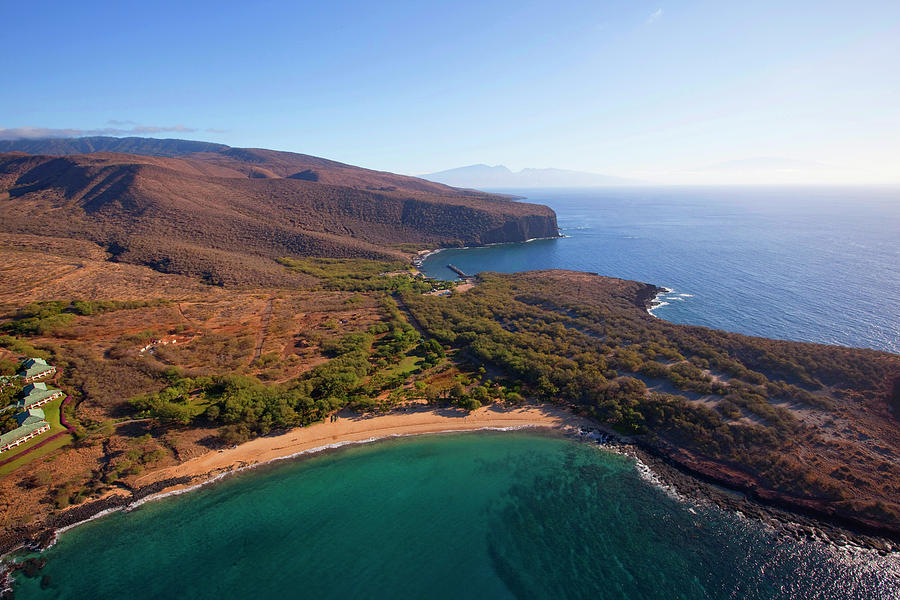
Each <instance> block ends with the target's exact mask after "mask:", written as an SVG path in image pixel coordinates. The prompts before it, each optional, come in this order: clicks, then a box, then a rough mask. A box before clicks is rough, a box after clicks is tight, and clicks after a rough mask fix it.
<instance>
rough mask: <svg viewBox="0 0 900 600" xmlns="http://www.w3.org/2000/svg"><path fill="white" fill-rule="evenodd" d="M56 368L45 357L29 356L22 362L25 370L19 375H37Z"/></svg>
mask: <svg viewBox="0 0 900 600" xmlns="http://www.w3.org/2000/svg"><path fill="white" fill-rule="evenodd" d="M55 368H56V367H54V366H53V365H51V364H48V363H47V361H46V360H44V359H43V358H28V359H26V360H25V362H23V363H22V369H23V370H22V372H21V373H19V375H20V376H22V377H36V376H38V375H40V374H42V373H46V372H47V371H52V370H54V369H55Z"/></svg>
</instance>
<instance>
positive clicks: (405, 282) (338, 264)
mask: <svg viewBox="0 0 900 600" xmlns="http://www.w3.org/2000/svg"><path fill="white" fill-rule="evenodd" d="M276 260H277V261H278V262H279V263H280V264H282V265H284V267H285V268H287V269H288V270H289V271H292V272H295V273H305V274H306V275H312V276H314V277H317V278H318V279H319V280H320V281H321V282H322V285H323V286H324V287H325V288H326V289H329V290H343V291H349V292H389V293H394V292H418V293H423V292H430V291H432V290H435V289H450V288H452V287H455V284H454V283H452V282H446V281H431V280H426V279H424V278H422V277H416V276H414V275H413V273H412V271H411V270H410V266H409V264H408V263H406V262H402V261H378V260H367V259H363V258H289V257H282V258H278V259H276Z"/></svg>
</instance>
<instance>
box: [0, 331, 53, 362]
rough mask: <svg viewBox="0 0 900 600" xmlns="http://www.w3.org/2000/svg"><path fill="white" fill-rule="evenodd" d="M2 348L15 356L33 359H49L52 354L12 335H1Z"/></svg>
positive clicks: (0, 344)
mask: <svg viewBox="0 0 900 600" xmlns="http://www.w3.org/2000/svg"><path fill="white" fill-rule="evenodd" d="M0 346H2V347H3V348H6V349H7V350H9V351H10V352H12V353H14V354H19V355H21V356H29V357H31V358H43V359H45V360H46V359H49V358H50V353H49V352H47V351H45V350H39V349H37V348H35V347H34V346H32V345H31V344H29V343H28V342H27V341H25V340H21V339H19V338H16V337H13V336H11V335H0Z"/></svg>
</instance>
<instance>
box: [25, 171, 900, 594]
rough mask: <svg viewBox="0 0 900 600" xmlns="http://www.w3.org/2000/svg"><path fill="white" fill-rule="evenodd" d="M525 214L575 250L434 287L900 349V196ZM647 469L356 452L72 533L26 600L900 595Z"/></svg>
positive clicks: (667, 203) (463, 259)
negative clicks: (516, 282)
mask: <svg viewBox="0 0 900 600" xmlns="http://www.w3.org/2000/svg"><path fill="white" fill-rule="evenodd" d="M506 191H511V192H513V193H515V190H506ZM521 195H527V196H528V197H529V199H530V200H532V201H536V202H542V203H545V204H549V205H550V206H551V207H553V208H554V209H555V210H556V211H557V213H558V215H559V223H560V226H561V229H562V233H563V234H564V235H565V236H566V237H564V238H561V239H554V240H538V241H533V242H529V243H522V244H510V245H502V246H492V247H488V248H473V249H461V250H446V251H443V252H440V253H438V254H434V255H432V256H430V257H429V258H428V259H427V260H426V261H425V263H424V265H423V269H424V270H425V272H427V273H429V274H431V275H435V276H442V277H446V278H448V279H449V278H452V277H454V275H453V274H452V272H450V271H449V270H447V269H446V268H445V266H446V265H447V264H448V263H452V264H455V265H457V266H458V267H460V268H462V269H463V270H464V271H467V272H473V273H474V272H478V271H485V270H494V271H506V272H509V271H518V270H524V269H544V268H568V269H579V270H587V271H594V272H599V273H602V274H604V275H612V276H616V277H622V278H627V279H637V280H641V281H646V282H649V283H654V284H657V285H660V286H665V287H667V288H669V289H670V290H671V291H670V292H668V293H667V294H665V295H664V297H663V298H661V301H662V304H661V305H660V306H659V307H658V308H657V309H656V310H655V311H654V312H655V314H656V315H657V316H659V317H660V318H664V319H668V320H670V321H674V322H679V323H691V324H696V325H706V326H710V327H717V328H721V329H726V330H730V331H737V332H741V333H746V334H752V335H761V336H767V337H775V338H783V339H792V340H804V341H812V342H822V343H832V344H844V345H850V346H861V347H870V348H877V349H881V350H887V351H893V352H897V351H898V349H900V333H898V332H900V193H898V190H896V189H886V188H883V189H849V188H845V189H813V188H778V189H776V188H769V189H763V188H754V189H750V188H746V189H733V188H732V189H711V188H703V189H687V188H678V189H675V188H669V189H662V188H641V189H617V190H580V191H571V190H542V191H537V192H535V191H529V192H528V193H527V194H526V193H522V194H521ZM638 467H639V465H638V464H636V463H635V461H634V460H633V459H630V458H627V457H624V456H622V455H619V454H616V453H613V452H610V451H606V450H603V449H601V448H598V447H597V446H594V445H591V444H588V443H584V442H578V441H573V440H569V439H565V438H562V437H560V436H554V435H547V434H538V433H534V432H524V431H522V432H507V433H471V434H446V435H440V436H424V437H416V438H403V439H393V440H387V441H381V442H376V443H372V444H369V445H362V446H352V447H344V448H342V449H340V450H336V451H330V452H327V453H323V454H319V455H315V456H312V457H309V458H305V459H303V460H296V461H284V462H280V463H278V464H275V465H271V466H266V467H261V468H259V469H254V470H252V471H249V472H245V473H242V474H240V475H238V476H233V477H228V478H226V479H224V480H223V481H221V482H219V483H216V484H215V485H211V486H208V487H204V488H202V489H200V490H197V491H194V492H192V493H190V494H185V495H182V496H175V497H169V498H165V499H162V500H158V501H155V502H150V503H147V504H144V505H142V506H141V507H140V508H138V509H137V510H134V511H132V512H129V513H121V512H120V513H114V514H111V515H108V516H105V517H103V518H100V519H97V520H95V521H92V522H89V523H87V524H84V525H82V526H79V527H76V528H74V529H72V530H70V531H67V532H65V533H64V534H62V535H61V537H60V539H59V541H58V543H57V544H56V545H55V546H54V547H52V548H51V549H50V550H48V551H46V552H45V553H43V556H44V557H46V558H47V565H46V567H45V568H44V570H43V571H42V572H41V575H40V576H39V577H38V578H36V579H27V578H24V577H20V578H19V580H18V583H17V585H16V598H19V599H23V598H24V599H29V598H70V599H75V598H92V599H93V598H122V597H127V598H129V599H130V600H141V599H143V598H166V597H174V598H197V599H202V598H216V599H227V598H341V599H343V598H374V599H380V598H499V599H503V598H533V599H540V598H553V599H556V598H592V599H601V600H602V599H605V598H633V599H637V598H641V599H651V600H652V599H656V598H658V599H665V600H670V599H694V598H697V599H700V598H703V599H726V598H727V599H807V598H817V599H824V600H829V599H841V600H853V599H896V598H900V559H898V557H897V556H896V555H892V556H888V557H882V556H879V555H878V554H876V553H874V552H872V551H866V550H859V549H841V548H836V547H834V546H831V545H828V544H823V543H821V542H818V541H814V540H806V541H799V540H795V539H793V538H791V537H787V536H783V535H780V534H777V533H776V532H775V531H773V530H771V529H770V528H769V527H768V526H766V525H764V524H763V523H761V522H758V521H755V520H751V519H746V518H743V517H741V516H740V515H738V514H734V513H730V512H726V511H723V510H720V509H718V508H716V507H714V506H706V505H703V504H698V503H694V502H692V501H688V500H686V499H682V498H677V497H674V496H673V495H672V494H671V493H670V492H668V491H666V490H665V489H663V488H661V487H659V486H658V485H657V484H655V483H654V482H653V481H651V480H650V479H648V477H647V475H646V473H645V472H644V471H643V470H642V469H639V468H638ZM42 578H43V580H42Z"/></svg>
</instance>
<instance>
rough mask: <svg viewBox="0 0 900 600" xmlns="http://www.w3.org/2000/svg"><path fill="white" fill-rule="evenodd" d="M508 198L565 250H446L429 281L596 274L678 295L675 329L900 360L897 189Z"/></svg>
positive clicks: (429, 262) (670, 315)
mask: <svg viewBox="0 0 900 600" xmlns="http://www.w3.org/2000/svg"><path fill="white" fill-rule="evenodd" d="M498 191H503V192H507V193H511V194H516V195H520V196H526V197H527V199H528V201H529V202H537V203H541V204H547V205H549V206H550V207H551V208H553V209H554V210H555V211H556V212H557V215H558V222H559V226H560V230H561V233H562V234H563V235H564V236H565V237H563V238H561V239H553V240H535V241H532V242H528V243H523V244H504V245H496V246H489V247H485V248H467V249H451V250H444V251H442V252H439V253H437V254H433V255H431V256H430V257H428V258H427V259H426V260H425V262H424V264H423V265H422V269H423V271H424V272H425V273H426V274H428V275H431V276H434V277H439V278H444V279H454V278H455V277H456V276H455V274H454V273H453V272H452V271H450V270H449V269H447V268H446V265H447V264H454V265H456V266H457V267H459V268H461V269H462V270H463V271H465V272H466V273H477V272H480V271H499V272H515V271H523V270H531V269H575V270H579V271H590V272H596V273H600V274H601V275H609V276H613V277H620V278H623V279H634V280H638V281H643V282H646V283H652V284H655V285H658V286H660V287H665V288H668V289H670V290H672V291H671V292H670V293H668V294H666V295H664V296H663V297H661V298H660V301H661V304H660V306H659V308H657V309H656V310H654V311H653V312H654V314H655V315H656V316H658V317H660V318H663V319H666V320H668V321H672V322H675V323H687V324H692V325H703V326H707V327H714V328H717V329H724V330H727V331H734V332H738V333H744V334H748V335H757V336H763V337H770V338H777V339H786V340H798V341H806V342H819V343H824V344H838V345H844V346H855V347H864V348H875V349H878V350H886V351H889V352H900V188H896V187H891V188H888V187H881V188H812V187H778V188H774V187H739V188H734V187H730V188H709V187H704V188H681V187H668V188H657V187H649V188H603V189H591V190H498Z"/></svg>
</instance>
